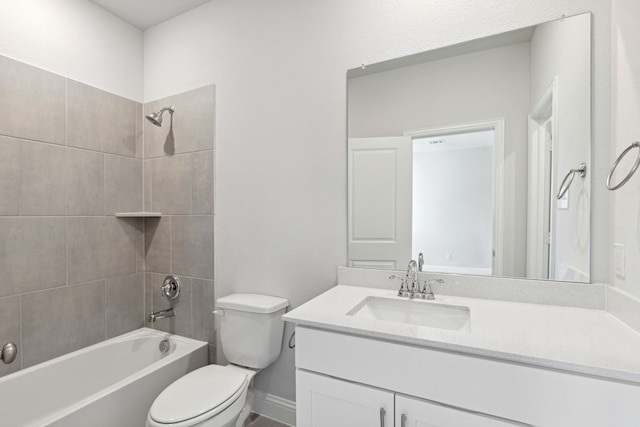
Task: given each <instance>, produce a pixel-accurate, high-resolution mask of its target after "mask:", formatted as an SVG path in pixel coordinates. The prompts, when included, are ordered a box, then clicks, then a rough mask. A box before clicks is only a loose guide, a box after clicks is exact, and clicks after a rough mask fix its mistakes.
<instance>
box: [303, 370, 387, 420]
mask: <svg viewBox="0 0 640 427" xmlns="http://www.w3.org/2000/svg"><path fill="white" fill-rule="evenodd" d="M393 407H394V393H393V392H390V391H388V390H381V389H379V388H375V387H369V386H365V385H362V384H354V383H351V382H347V381H342V380H338V379H335V378H330V377H326V376H324V375H318V374H314V373H311V372H306V371H302V370H298V371H297V372H296V416H297V420H296V421H297V424H296V425H297V426H298V427H302V426H309V427H311V426H314V427H320V426H327V427H329V426H331V427H359V426H362V427H365V426H372V427H373V426H375V427H379V426H384V427H386V426H393Z"/></svg>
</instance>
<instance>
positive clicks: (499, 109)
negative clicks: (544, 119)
mask: <svg viewBox="0 0 640 427" xmlns="http://www.w3.org/2000/svg"><path fill="white" fill-rule="evenodd" d="M348 84H349V87H348V99H349V106H348V115H349V124H348V127H349V129H348V132H349V137H369V136H393V135H402V133H403V132H404V131H407V130H414V129H426V128H430V127H438V126H450V125H457V124H462V123H469V122H478V121H487V120H493V119H499V118H504V120H505V147H504V152H505V154H504V176H505V179H504V213H503V218H504V229H505V230H508V232H507V233H505V234H504V238H503V242H502V245H501V246H502V247H503V248H504V250H503V254H498V256H500V257H502V259H503V262H504V269H503V273H504V274H503V275H504V276H510V277H514V276H515V277H525V264H526V237H527V114H528V113H529V105H530V103H529V43H517V44H512V45H508V46H503V47H498V48H493V49H487V50H483V51H479V52H473V53H469V54H465V55H459V56H454V57H451V58H446V59H442V60H437V61H431V62H426V63H423V64H419V65H413V66H410V67H403V68H399V69H396V70H391V71H387V72H382V73H377V74H371V75H367V76H363V77H358V78H350V79H349V83H348Z"/></svg>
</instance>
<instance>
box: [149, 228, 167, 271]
mask: <svg viewBox="0 0 640 427" xmlns="http://www.w3.org/2000/svg"><path fill="white" fill-rule="evenodd" d="M144 247H145V271H149V272H156V273H170V272H171V217H168V216H165V217H162V218H157V219H156V218H148V219H146V220H145V244H144Z"/></svg>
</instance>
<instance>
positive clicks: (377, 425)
mask: <svg viewBox="0 0 640 427" xmlns="http://www.w3.org/2000/svg"><path fill="white" fill-rule="evenodd" d="M296 390H297V391H296V399H297V400H296V407H297V408H296V409H297V420H296V421H297V424H296V425H297V426H298V427H324V426H327V427H390V426H394V425H395V426H396V427H409V426H411V427H427V426H428V427H440V426H441V427H448V426H456V427H509V426H511V427H513V426H523V425H524V424H520V423H515V422H510V421H507V420H501V419H498V418H495V417H491V416H488V415H485V414H478V413H473V412H468V411H464V410H461V409H459V408H452V407H448V406H446V405H442V404H438V403H436V402H430V401H427V400H423V399H418V398H416V397H413V396H406V395H403V394H399V393H394V392H391V391H389V390H383V389H379V388H376V387H371V386H366V385H363V384H356V383H352V382H348V381H344V380H340V379H337V378H331V377H327V376H324V375H320V374H315V373H311V372H307V371H304V370H298V371H297V372H296ZM394 422H395V424H394Z"/></svg>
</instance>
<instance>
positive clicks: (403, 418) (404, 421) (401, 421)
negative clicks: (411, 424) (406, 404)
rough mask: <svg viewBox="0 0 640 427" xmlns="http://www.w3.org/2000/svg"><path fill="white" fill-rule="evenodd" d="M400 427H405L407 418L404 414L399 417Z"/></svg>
mask: <svg viewBox="0 0 640 427" xmlns="http://www.w3.org/2000/svg"><path fill="white" fill-rule="evenodd" d="M400 427H407V416H406V415H405V414H402V415H401V416H400Z"/></svg>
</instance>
